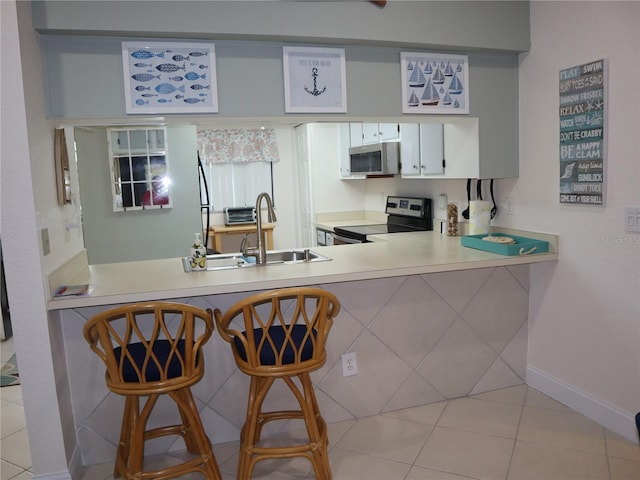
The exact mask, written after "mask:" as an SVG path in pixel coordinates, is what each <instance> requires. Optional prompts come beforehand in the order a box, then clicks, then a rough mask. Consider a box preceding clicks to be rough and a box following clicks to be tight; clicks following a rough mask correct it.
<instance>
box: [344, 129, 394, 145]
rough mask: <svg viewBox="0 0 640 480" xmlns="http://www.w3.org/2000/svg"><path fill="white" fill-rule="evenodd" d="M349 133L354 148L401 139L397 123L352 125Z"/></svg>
mask: <svg viewBox="0 0 640 480" xmlns="http://www.w3.org/2000/svg"><path fill="white" fill-rule="evenodd" d="M349 132H350V135H351V146H352V147H360V146H362V145H370V144H372V143H380V142H389V141H394V140H399V139H400V126H399V125H398V124H397V123H350V124H349Z"/></svg>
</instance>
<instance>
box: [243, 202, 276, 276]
mask: <svg viewBox="0 0 640 480" xmlns="http://www.w3.org/2000/svg"><path fill="white" fill-rule="evenodd" d="M262 200H266V202H267V218H268V221H269V222H271V223H273V222H277V221H278V219H277V218H276V212H275V211H274V210H273V202H272V201H271V197H270V196H269V194H268V193H267V192H262V193H261V194H260V195H258V198H257V199H256V223H257V229H258V232H257V235H258V246H257V247H246V248H244V246H241V249H242V253H243V254H244V255H246V256H251V257H256V263H257V264H258V265H260V264H265V263H267V247H266V245H265V242H264V240H263V236H262V212H261V210H260V205H261V204H262ZM245 238H246V237H245ZM243 243H245V242H243Z"/></svg>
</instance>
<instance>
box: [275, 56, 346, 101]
mask: <svg viewBox="0 0 640 480" xmlns="http://www.w3.org/2000/svg"><path fill="white" fill-rule="evenodd" d="M282 59H283V64H284V99H285V111H286V112H287V113H334V112H338V113H345V112H346V111H347V82H346V73H345V54H344V49H343V48H313V47H282Z"/></svg>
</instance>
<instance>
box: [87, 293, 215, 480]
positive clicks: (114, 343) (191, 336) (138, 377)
mask: <svg viewBox="0 0 640 480" xmlns="http://www.w3.org/2000/svg"><path fill="white" fill-rule="evenodd" d="M212 333H213V315H212V312H211V310H210V309H209V310H203V309H200V308H198V307H194V306H191V305H185V304H180V303H172V302H149V303H138V304H130V305H124V306H119V307H115V308H112V309H109V310H106V311H104V312H101V313H99V314H97V315H95V316H93V317H92V318H91V319H89V321H88V322H87V323H86V324H85V327H84V337H85V339H86V340H87V342H89V345H90V347H91V349H92V350H93V351H94V352H95V353H96V354H97V355H98V356H99V357H100V358H101V359H102V361H103V362H104V363H105V365H106V373H105V378H106V383H107V386H108V387H109V389H110V390H111V391H113V392H114V393H117V394H119V395H124V396H125V407H124V415H123V419H122V429H121V432H120V442H119V444H118V450H117V454H116V462H115V468H114V473H113V476H114V477H116V478H118V477H120V476H122V477H124V478H125V479H136V480H138V479H139V480H143V479H169V478H174V477H177V476H180V475H184V474H186V473H190V472H199V473H201V474H203V475H204V476H205V478H207V479H217V480H219V479H220V478H221V476H220V472H219V470H218V465H217V463H216V459H215V456H214V455H213V451H212V449H211V442H210V441H209V438H208V437H207V435H206V433H205V432H204V428H203V426H202V422H201V420H200V415H199V413H198V409H197V406H196V404H195V402H194V399H193V396H192V394H191V388H190V387H191V385H194V384H195V383H197V382H198V381H200V379H201V378H202V375H203V374H204V358H203V355H202V346H203V345H204V344H205V343H206V342H207V341H208V340H209V338H210V337H211V334H212ZM161 395H167V396H169V397H170V398H171V399H173V401H174V402H175V404H176V405H177V410H178V412H179V414H180V419H181V423H180V424H177V425H169V426H163V427H157V428H152V429H149V430H147V421H148V420H149V417H150V416H151V413H152V411H153V409H154V406H155V405H156V402H157V401H158V399H159V397H160V396H161ZM143 398H146V401H145V403H144V405H143V407H142V409H141V408H140V400H141V399H143ZM165 435H179V436H181V437H182V438H183V439H184V442H185V445H186V448H187V450H188V451H189V453H191V454H193V458H191V459H188V460H187V461H185V462H183V463H180V464H177V465H171V466H168V467H164V468H161V469H156V470H149V471H144V470H143V463H144V445H145V440H149V439H152V438H157V437H162V436H165Z"/></svg>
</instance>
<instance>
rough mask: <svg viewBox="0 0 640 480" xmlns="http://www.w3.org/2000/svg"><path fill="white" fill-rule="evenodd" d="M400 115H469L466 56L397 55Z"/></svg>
mask: <svg viewBox="0 0 640 480" xmlns="http://www.w3.org/2000/svg"><path fill="white" fill-rule="evenodd" d="M400 68H401V77H402V113H419V114H429V113H434V114H447V115H449V114H467V113H469V60H468V57H467V56H466V55H452V54H441V53H430V52H400Z"/></svg>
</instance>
